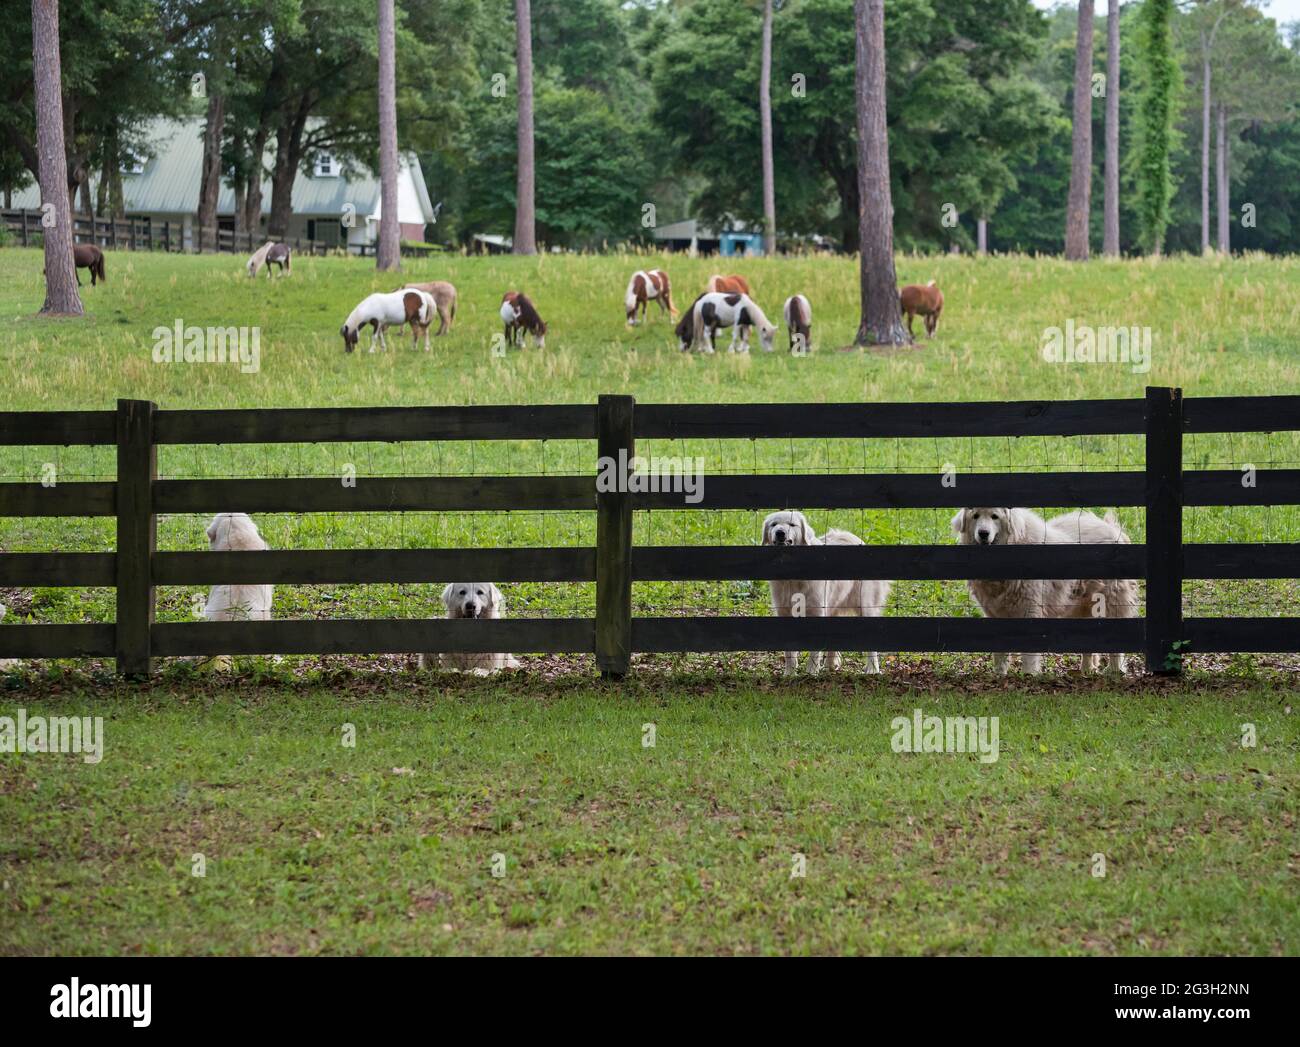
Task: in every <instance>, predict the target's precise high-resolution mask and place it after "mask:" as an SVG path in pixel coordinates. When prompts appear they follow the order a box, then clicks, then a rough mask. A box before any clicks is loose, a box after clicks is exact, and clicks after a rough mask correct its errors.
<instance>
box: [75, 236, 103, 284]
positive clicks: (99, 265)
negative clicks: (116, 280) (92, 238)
mask: <svg viewBox="0 0 1300 1047" xmlns="http://www.w3.org/2000/svg"><path fill="white" fill-rule="evenodd" d="M72 262H73V266H74V268H73V272H74V273H75V272H76V270H77V269H89V270H90V286H91V287H94V286H95V283H96V281H97V280H107V277H105V276H104V252H103V251H101V250H100V249H99V248H98V247H96V246H95V245H94V244H76V245H74V246H73V248H72ZM77 286H78V287H80V286H81V274H80V273H77Z"/></svg>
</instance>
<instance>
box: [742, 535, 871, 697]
mask: <svg viewBox="0 0 1300 1047" xmlns="http://www.w3.org/2000/svg"><path fill="white" fill-rule="evenodd" d="M763 544H764V545H865V544H866V543H865V542H864V541H863V540H862V539H861V538H859V537H858V536H857V535H856V534H850V533H849V532H848V531H837V530H835V529H834V528H832V529H831V530H829V531H827V532H826V533H825V534H824V535H823V536H822V537H821V538H818V537H817V533H816V532H815V531H814V530H813V529H812V525H811V524H809V523H808V518H807V517H806V516H804V514H803V513H797V512H792V511H787V512H780V513H772V515H771V516H769V517H768V518H767V519H766V520H764V521H763ZM768 584H769V585H770V586H771V587H772V611H773V612H774V613H775V614H776V615H778V616H779V617H782V618H790V617H794V618H804V617H807V618H830V617H834V616H837V615H862V617H864V618H879V617H880V616H881V614H883V613H884V610H885V601H886V600H887V599H888V598H889V588H890V585H891V583H890V582H885V581H877V580H874V579H862V578H858V579H848V580H845V581H838V582H837V581H824V580H823V581H810V582H795V581H780V580H773V581H771V582H769V583H768ZM826 656H827V661H829V663H830V667H831V668H832V669H838V668H839V667H840V655H839V652H838V651H827V652H826ZM821 667H822V652H821V651H813V652H812V653H811V654H810V655H809V656H808V672H809V673H812V674H814V675H815V674H816V673H818V672H820V671H821ZM798 671H799V652H797V651H786V652H785V675H786V676H793V675H794V674H795V673H797V672H798ZM867 672H869V673H878V672H880V658H879V656H878V655H877V654H876V652H875V651H868V652H867Z"/></svg>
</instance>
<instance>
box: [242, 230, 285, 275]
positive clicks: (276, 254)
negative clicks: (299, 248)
mask: <svg viewBox="0 0 1300 1047" xmlns="http://www.w3.org/2000/svg"><path fill="white" fill-rule="evenodd" d="M273 265H278V266H279V267H280V275H281V276H283V275H284V274H285V272H286V271H288V272H293V264H292V260H291V259H290V257H289V245H288V244H277V243H276V242H275V241H274V240H268V241H266V243H264V244H263V245H262V246H261V247H259V248H258V249H257V250H256V251H254V252H253V256H252V257H251V258H249V260H248V275H249V276H256V275H257V271H258V270H259V269H261V268H262V266H266V278H267V279H268V280H269V279H270V278H271V266H273Z"/></svg>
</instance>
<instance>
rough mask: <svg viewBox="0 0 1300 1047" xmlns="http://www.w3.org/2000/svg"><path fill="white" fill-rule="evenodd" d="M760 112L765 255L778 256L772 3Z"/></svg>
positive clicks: (767, 0) (767, 4)
mask: <svg viewBox="0 0 1300 1047" xmlns="http://www.w3.org/2000/svg"><path fill="white" fill-rule="evenodd" d="M759 80H760V83H759V89H758V108H759V117H760V121H761V123H762V125H763V126H762V130H763V253H764V254H766V255H767V256H768V257H769V258H770V257H771V256H772V255H775V254H776V174H775V171H774V165H773V161H772V0H764V2H763V59H762V72H761V74H760V77H759Z"/></svg>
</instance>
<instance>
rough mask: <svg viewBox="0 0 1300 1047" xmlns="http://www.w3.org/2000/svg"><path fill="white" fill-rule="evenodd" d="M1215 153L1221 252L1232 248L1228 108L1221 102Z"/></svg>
mask: <svg viewBox="0 0 1300 1047" xmlns="http://www.w3.org/2000/svg"><path fill="white" fill-rule="evenodd" d="M1216 145H1217V148H1216V149H1215V154H1214V173H1215V181H1216V183H1217V186H1218V196H1219V253H1220V254H1228V253H1229V252H1230V251H1231V250H1232V245H1231V243H1230V239H1231V237H1230V233H1229V225H1228V109H1227V106H1225V105H1224V104H1223V103H1222V102H1220V103H1219V134H1218V138H1217V142H1216Z"/></svg>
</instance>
